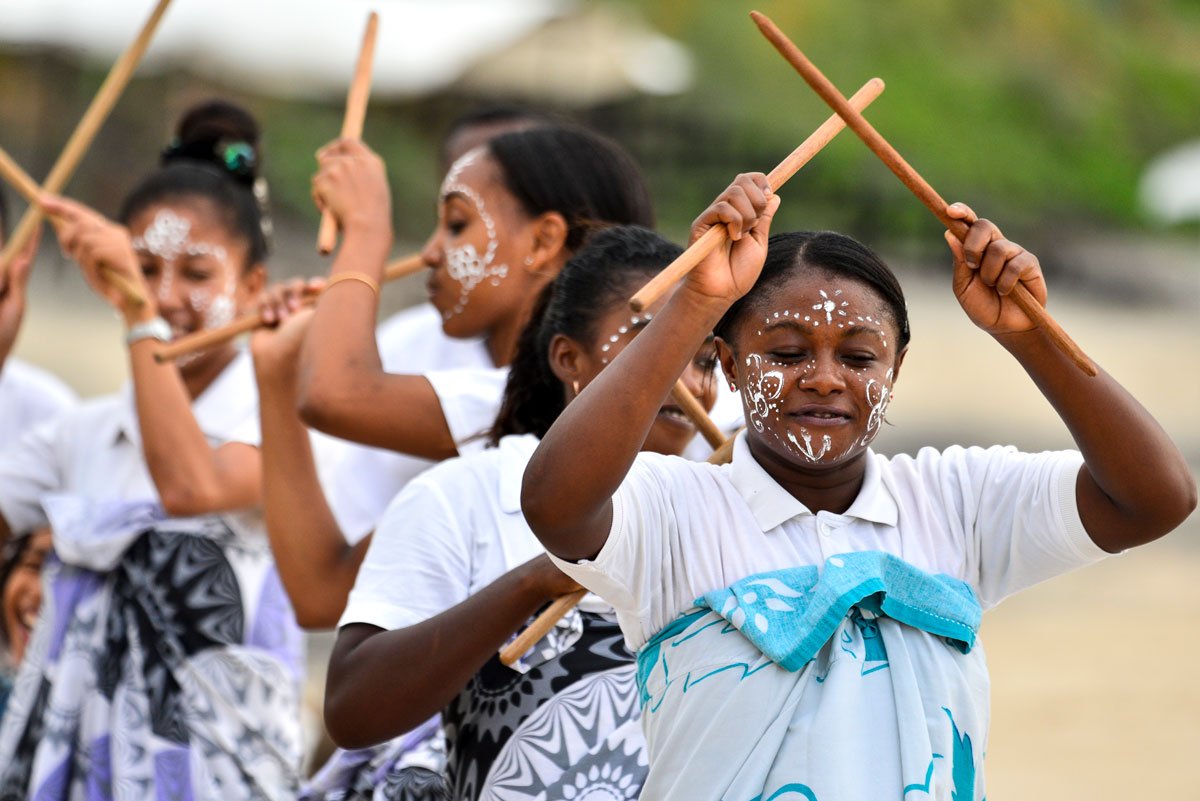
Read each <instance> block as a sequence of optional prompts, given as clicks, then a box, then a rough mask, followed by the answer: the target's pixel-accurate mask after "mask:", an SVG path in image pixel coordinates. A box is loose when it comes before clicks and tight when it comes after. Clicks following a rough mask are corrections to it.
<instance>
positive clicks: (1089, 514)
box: [998, 329, 1196, 552]
mask: <svg viewBox="0 0 1200 801" xmlns="http://www.w3.org/2000/svg"><path fill="white" fill-rule="evenodd" d="M998 340H999V341H1000V343H1001V344H1002V345H1003V346H1004V347H1005V348H1006V349H1007V350H1008V351H1009V352H1010V353H1011V354H1012V355H1013V356H1014V357H1015V358H1016V359H1017V361H1018V362H1020V363H1021V365H1022V366H1023V367H1024V368H1025V370H1026V372H1027V373H1028V374H1029V376H1030V377H1031V378H1032V379H1033V381H1034V383H1035V384H1036V385H1037V386H1038V388H1039V389H1040V390H1041V392H1042V394H1043V395H1044V396H1045V397H1046V399H1047V400H1048V401H1049V402H1050V404H1051V405H1052V406H1053V407H1054V409H1055V411H1056V412H1057V413H1058V415H1059V417H1061V418H1062V420H1063V422H1064V423H1065V424H1066V426H1067V428H1068V430H1069V431H1070V432H1071V436H1072V437H1073V438H1074V440H1075V443H1076V445H1077V447H1078V448H1079V450H1080V452H1081V453H1082V454H1083V458H1084V468H1083V470H1082V471H1081V474H1080V478H1079V483H1078V485H1077V496H1078V500H1079V506H1080V515H1081V517H1082V519H1083V523H1084V526H1085V528H1086V529H1087V531H1088V534H1089V535H1090V536H1091V538H1092V539H1093V541H1095V542H1096V544H1097V545H1099V546H1100V547H1101V548H1104V549H1105V550H1107V551H1110V552H1116V551H1120V550H1122V549H1125V548H1129V547H1133V546H1135V545H1141V544H1144V543H1146V542H1149V541H1151V540H1154V539H1157V538H1158V537H1160V536H1162V535H1163V534H1166V533H1167V532H1169V531H1170V530H1171V529H1173V528H1175V527H1176V526H1177V525H1179V523H1181V522H1182V521H1183V519H1184V518H1186V517H1187V515H1188V514H1190V512H1191V510H1192V509H1193V508H1195V505H1196V486H1195V482H1194V480H1193V479H1192V475H1191V471H1190V469H1189V467H1188V464H1187V460H1186V459H1185V458H1184V456H1183V454H1182V453H1181V452H1180V451H1179V449H1178V448H1177V447H1176V445H1175V443H1174V442H1172V441H1171V439H1170V437H1168V436H1167V434H1166V432H1165V431H1163V429H1162V427H1161V426H1160V425H1159V424H1158V422H1157V421H1156V420H1155V419H1154V417H1153V416H1151V414H1150V413H1149V412H1148V411H1146V409H1145V408H1144V407H1143V406H1142V405H1141V404H1140V403H1139V402H1138V401H1137V400H1136V399H1135V398H1134V397H1133V396H1132V395H1130V394H1129V392H1128V391H1126V390H1125V388H1124V387H1122V386H1121V385H1120V384H1119V383H1117V382H1116V381H1115V380H1114V379H1113V378H1112V377H1111V376H1110V375H1108V374H1107V373H1105V372H1104V371H1103V370H1100V371H1099V374H1098V375H1096V376H1094V377H1088V376H1085V375H1084V374H1083V373H1082V372H1081V371H1080V370H1079V369H1078V368H1077V367H1075V366H1074V364H1073V363H1072V362H1071V361H1070V360H1069V359H1068V358H1067V357H1066V356H1064V355H1063V354H1062V352H1061V351H1059V350H1058V349H1057V348H1056V347H1055V346H1054V345H1053V344H1052V343H1051V342H1050V340H1049V339H1048V338H1047V337H1046V336H1045V334H1043V333H1042V332H1041V330H1040V329H1035V330H1033V331H1029V332H1025V333H1022V334H1009V335H1005V336H1002V337H998Z"/></svg>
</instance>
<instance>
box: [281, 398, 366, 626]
mask: <svg viewBox="0 0 1200 801" xmlns="http://www.w3.org/2000/svg"><path fill="white" fill-rule="evenodd" d="M283 381H284V385H282V386H281V385H280V384H279V383H277V382H275V381H272V380H267V379H264V377H263V376H262V375H260V376H259V380H258V397H259V409H260V415H261V419H262V464H263V512H264V518H265V522H266V527H267V535H268V537H269V539H270V541H271V550H272V551H273V553H274V555H275V565H276V567H277V568H278V569H279V576H280V578H281V579H282V581H283V586H284V589H285V590H287V593H288V597H289V598H291V601H292V608H293V609H294V610H295V612H296V620H297V622H298V623H299V624H300V625H301V627H303V628H306V629H315V628H332V627H333V626H335V625H337V620H338V617H339V616H340V615H341V613H342V610H343V609H344V608H345V606H346V598H347V597H348V596H349V594H350V590H351V588H353V586H354V579H355V576H357V574H358V567H359V565H360V564H361V563H362V558H363V555H364V554H365V552H366V542H367V541H366V540H364V541H363V542H362V543H359V545H358V546H353V547H352V546H350V545H349V544H348V543H347V542H346V539H345V537H344V536H343V534H342V531H341V529H340V528H339V527H338V524H337V521H336V520H335V519H334V517H333V513H332V512H331V511H330V509H329V504H328V503H327V502H326V500H325V495H324V492H323V490H322V488H321V483H320V481H319V479H318V476H317V468H316V462H315V459H314V457H313V452H312V445H311V443H310V442H309V438H308V430H307V429H306V428H305V427H304V425H303V424H302V423H301V422H300V419H299V418H298V417H297V416H296V410H295V388H294V380H293V381H290V382H288V381H287V380H286V379H284V380H283Z"/></svg>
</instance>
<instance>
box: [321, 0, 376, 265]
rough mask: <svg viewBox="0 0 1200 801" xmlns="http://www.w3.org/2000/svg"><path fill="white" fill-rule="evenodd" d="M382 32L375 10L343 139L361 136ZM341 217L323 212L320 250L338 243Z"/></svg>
mask: <svg viewBox="0 0 1200 801" xmlns="http://www.w3.org/2000/svg"><path fill="white" fill-rule="evenodd" d="M378 31H379V15H378V14H376V13H375V12H374V11H372V12H371V14H370V15H369V16H368V17H367V29H366V31H365V32H364V33H363V41H362V48H361V49H360V50H359V53H358V63H357V65H356V66H355V68H354V78H353V80H352V81H351V82H350V91H349V94H348V95H347V97H346V115H345V117H344V118H343V120H342V138H343V139H361V138H362V130H363V122H364V121H365V119H366V116H367V99H368V98H369V97H370V94H371V68H372V65H373V64H374V62H375V38H376V35H377V33H378ZM337 227H338V223H337V218H335V217H334V216H333V214H332V213H330V212H329V211H322V214H321V228H320V231H319V233H318V234H317V252H319V253H321V254H322V255H326V254H328V253H331V252H332V251H333V248H334V246H335V245H337Z"/></svg>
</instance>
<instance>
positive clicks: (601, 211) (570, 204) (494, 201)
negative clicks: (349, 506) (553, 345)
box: [264, 126, 651, 627]
mask: <svg viewBox="0 0 1200 801" xmlns="http://www.w3.org/2000/svg"><path fill="white" fill-rule="evenodd" d="M321 162H322V166H321V170H320V172H319V173H318V174H317V177H316V178H315V179H314V186H315V188H316V192H317V195H318V197H319V198H321V199H322V200H321V202H322V204H323V205H324V207H325V208H327V209H329V210H330V211H332V212H333V213H334V215H335V216H336V217H337V218H338V219H339V221H340V222H341V225H342V229H343V239H342V246H341V250H340V251H339V252H338V255H337V258H336V260H335V263H334V266H333V272H332V273H331V276H330V278H329V284H328V285H327V287H326V289H325V291H324V293H323V294H322V296H321V300H320V303H318V305H317V310H316V313H315V314H314V315H313V316H312V318H311V322H310V323H309V324H308V326H309V328H308V332H307V334H306V336H305V342H304V346H303V348H302V351H301V361H300V365H299V382H300V390H299V391H300V398H299V404H300V408H301V411H302V416H303V417H304V418H305V421H306V422H308V423H310V424H313V425H315V427H317V428H319V429H321V430H323V431H325V432H326V433H328V434H332V435H334V436H339V437H347V438H350V439H353V440H355V441H359V442H367V443H370V444H374V445H378V446H382V447H386V448H390V449H394V450H399V451H401V452H404V453H408V454H413V455H418V456H421V457H424V458H426V459H434V460H441V459H445V458H449V457H451V456H453V455H455V454H456V453H458V451H459V449H460V447H461V448H462V450H464V451H472V450H473V451H479V450H482V449H483V446H484V444H485V439H486V432H487V430H488V429H489V428H490V426H491V424H492V422H493V420H494V419H495V416H496V412H497V411H498V409H499V406H500V398H501V394H502V390H503V386H504V381H505V378H506V376H507V374H508V368H507V365H508V363H509V361H510V360H511V358H512V351H513V348H514V347H515V345H516V337H517V335H518V334H519V332H520V330H521V328H522V326H523V325H524V323H525V320H526V319H527V318H528V315H529V311H530V307H531V306H532V304H533V301H534V299H535V298H536V295H537V293H538V292H539V291H540V290H541V289H542V288H543V287H545V286H546V285H547V284H549V283H550V282H551V281H552V280H553V279H554V276H555V275H557V274H558V271H559V270H561V269H562V265H563V264H564V263H565V262H566V260H567V259H568V258H569V256H570V255H571V254H572V253H573V252H574V251H575V250H576V249H577V248H578V247H579V246H580V244H581V243H582V242H583V240H584V237H585V236H586V235H587V234H588V232H590V231H591V230H593V229H594V228H595V227H597V226H598V225H602V224H604V223H625V222H637V223H644V222H647V221H649V219H650V216H651V211H650V202H649V196H648V194H647V192H646V189H645V185H644V183H643V182H642V178H641V175H640V173H639V172H638V170H637V167H636V166H635V165H634V164H633V162H632V161H631V160H630V159H629V157H628V156H627V155H626V154H624V152H623V151H621V150H620V149H619V148H617V146H616V145H614V144H612V143H611V142H609V141H608V140H606V139H603V138H602V137H600V136H598V135H596V134H594V133H591V132H588V131H586V130H583V129H579V128H574V127H562V126H558V127H539V128H533V129H529V130H524V131H517V132H513V133H506V134H502V135H500V136H497V137H496V138H494V139H492V140H491V141H490V142H489V143H488V144H487V145H484V146H481V147H478V148H476V149H474V150H472V151H470V152H469V153H467V154H466V155H464V156H463V157H461V158H460V159H459V160H458V162H456V164H455V167H454V168H452V169H451V171H450V172H449V173H448V174H447V176H446V180H445V181H444V182H443V185H442V188H441V191H440V193H439V199H438V207H439V214H438V222H437V226H436V227H435V229H434V231H433V234H432V235H431V236H430V239H429V241H428V242H427V243H426V245H425V248H424V250H423V251H422V254H423V256H424V258H425V260H426V262H427V263H428V264H429V265H430V267H431V276H430V279H429V281H430V285H431V295H432V301H433V305H434V306H435V307H436V308H437V309H438V311H439V312H440V313H441V315H442V317H443V328H444V330H445V333H446V334H448V335H450V336H453V337H456V338H470V337H480V338H482V347H483V348H484V350H485V351H486V353H487V358H488V359H489V362H490V364H489V366H487V367H480V366H476V367H474V368H469V367H463V366H462V364H461V363H458V362H456V361H453V360H448V361H447V362H446V363H436V362H435V363H430V362H428V361H427V360H428V359H429V357H430V356H433V357H436V356H438V353H439V351H438V350H437V349H436V347H431V346H427V345H425V344H423V343H420V342H416V341H414V342H412V343H411V346H410V362H409V363H410V364H418V363H420V364H425V365H426V366H427V369H426V371H425V372H424V373H420V374H417V373H410V374H392V373H388V372H386V370H385V369H384V367H383V365H382V364H381V363H380V360H379V352H378V349H377V345H376V340H375V332H374V322H373V321H374V320H375V315H376V308H377V305H378V297H377V289H378V281H379V278H380V276H381V271H382V269H383V259H384V258H385V257H386V255H387V253H388V250H389V249H390V246H391V212H390V198H389V193H388V187H387V181H386V175H385V172H384V166H383V163H382V161H380V160H379V158H378V157H377V156H376V155H375V154H374V153H372V152H371V151H370V150H369V149H368V148H367V147H366V146H365V145H363V144H362V143H359V142H348V141H342V142H337V143H335V144H334V145H331V146H330V148H329V149H327V150H326V151H324V152H323V154H322V158H321ZM339 275H341V276H342V278H339V277H338V276H339ZM363 279H366V280H363ZM294 290H295V287H293V288H292V292H291V294H288V293H286V292H285V293H283V294H276V295H275V296H274V298H275V300H274V305H273V306H272V305H268V306H267V307H266V308H264V314H266V316H267V318H268V319H272V318H273V317H274V316H276V315H278V314H279V313H282V312H283V311H285V310H287V309H288V308H290V307H291V306H292V305H294V303H293V301H294V298H295V292H294ZM437 341H440V342H445V341H446V340H445V339H444V338H439V339H438V340H437ZM435 345H436V342H435ZM472 347H479V346H478V345H473V346H472ZM265 467H266V475H267V480H268V482H269V483H268V486H267V499H266V500H267V506H266V511H267V524H268V530H269V531H270V534H271V537H272V541H273V543H274V547H275V551H276V558H277V559H278V561H279V566H280V571H281V574H282V576H283V580H284V584H285V586H286V587H287V588H288V592H289V595H290V596H291V598H292V602H293V604H294V605H295V607H296V612H297V615H298V617H299V619H300V621H301V623H302V624H303V625H305V626H306V627H329V626H332V625H334V624H335V623H336V622H337V620H338V618H339V616H340V615H341V613H342V610H343V608H344V606H345V602H346V596H347V594H348V593H349V591H350V588H351V587H352V586H353V584H354V579H355V576H356V574H357V572H358V565H359V563H360V562H361V560H362V556H363V554H364V553H365V551H366V548H367V545H368V542H369V540H367V539H362V538H361V536H359V539H358V541H357V542H355V543H354V544H351V541H353V540H354V539H355V536H356V532H347V534H348V535H349V536H348V537H347V536H344V535H343V534H342V533H340V532H338V531H337V529H336V528H330V527H327V526H323V525H319V524H317V521H315V520H314V519H313V518H312V517H311V516H310V515H308V514H307V513H306V512H305V511H304V510H306V509H307V508H308V506H309V504H310V502H311V498H310V497H309V496H308V495H307V494H306V493H304V492H298V491H296V487H298V486H299V485H298V484H297V482H295V481H293V480H291V478H290V477H289V476H290V471H291V470H292V469H293V467H294V465H293V464H292V463H291V461H290V460H288V459H286V458H284V459H275V458H273V457H272V456H271V454H269V453H268V454H267V462H266V463H265ZM424 467H425V465H420V467H419V469H422V470H423V469H424ZM351 477H352V476H351ZM409 478H411V476H409ZM404 480H405V481H407V480H408V478H405V479H404ZM402 486H403V483H400V484H399V486H397V487H395V489H394V491H399V489H400V487H402ZM381 491H383V488H382V487H380V486H378V485H377V484H375V483H374V482H373V484H372V493H374V496H375V497H376V498H378V497H380V496H379V494H378V493H380V492H381ZM357 534H358V535H361V532H357Z"/></svg>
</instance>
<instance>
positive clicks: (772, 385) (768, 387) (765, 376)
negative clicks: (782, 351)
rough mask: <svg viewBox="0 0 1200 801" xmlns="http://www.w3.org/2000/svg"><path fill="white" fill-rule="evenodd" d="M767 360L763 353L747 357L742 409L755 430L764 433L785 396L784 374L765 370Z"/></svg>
mask: <svg viewBox="0 0 1200 801" xmlns="http://www.w3.org/2000/svg"><path fill="white" fill-rule="evenodd" d="M764 362H765V360H764V359H763V356H762V354H761V353H751V354H750V355H749V356H747V357H746V380H745V381H744V382H743V386H742V407H743V408H744V409H745V410H746V418H747V419H748V420H749V421H750V425H752V426H754V430H755V431H758V432H759V433H762V432H763V431H765V430H766V423H767V421H768V420H769V419H770V417H771V414H772V413H773V412H774V413H778V411H779V398H780V397H781V396H782V395H783V372H782V371H780V370H766V369H764V368H763V364H764Z"/></svg>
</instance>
